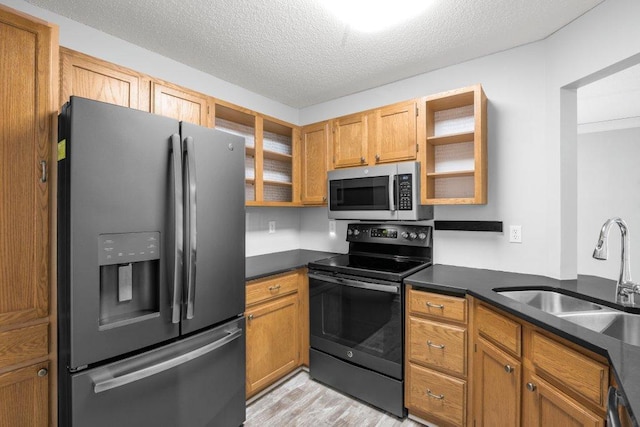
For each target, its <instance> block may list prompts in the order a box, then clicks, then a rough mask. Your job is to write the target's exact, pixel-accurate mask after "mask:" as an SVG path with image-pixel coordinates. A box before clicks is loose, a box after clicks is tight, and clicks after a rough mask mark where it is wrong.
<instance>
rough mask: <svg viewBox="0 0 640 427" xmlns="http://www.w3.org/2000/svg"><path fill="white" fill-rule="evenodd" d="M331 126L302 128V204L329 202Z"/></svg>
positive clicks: (326, 124)
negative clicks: (328, 174) (328, 153)
mask: <svg viewBox="0 0 640 427" xmlns="http://www.w3.org/2000/svg"><path fill="white" fill-rule="evenodd" d="M328 147H329V124H328V122H325V123H318V124H316V125H311V126H306V127H304V128H302V194H301V198H302V203H304V204H307V205H318V204H324V203H326V202H327V149H328Z"/></svg>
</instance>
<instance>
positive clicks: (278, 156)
mask: <svg viewBox="0 0 640 427" xmlns="http://www.w3.org/2000/svg"><path fill="white" fill-rule="evenodd" d="M254 152H255V151H254ZM262 155H263V156H264V158H265V159H271V160H279V161H281V162H292V161H293V156H292V155H291V154H283V153H278V152H276V151H269V150H263V151H262Z"/></svg>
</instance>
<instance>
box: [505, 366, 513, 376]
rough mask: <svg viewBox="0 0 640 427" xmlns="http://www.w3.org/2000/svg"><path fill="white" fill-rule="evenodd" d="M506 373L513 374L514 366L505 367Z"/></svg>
mask: <svg viewBox="0 0 640 427" xmlns="http://www.w3.org/2000/svg"><path fill="white" fill-rule="evenodd" d="M504 371H505V372H506V373H507V374H510V373H512V372H513V366H511V365H504Z"/></svg>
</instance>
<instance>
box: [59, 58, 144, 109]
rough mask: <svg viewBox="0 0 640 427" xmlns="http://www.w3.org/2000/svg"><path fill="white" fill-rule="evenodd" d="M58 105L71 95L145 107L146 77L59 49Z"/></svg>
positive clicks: (139, 107) (133, 106)
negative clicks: (59, 82) (59, 84)
mask: <svg viewBox="0 0 640 427" xmlns="http://www.w3.org/2000/svg"><path fill="white" fill-rule="evenodd" d="M60 71H61V76H60V77H61V78H60V81H61V86H60V88H61V90H60V105H63V104H64V103H65V102H67V101H69V97H70V96H72V95H75V96H81V97H83V98H89V99H94V100H96V101H102V102H108V103H109V104H116V105H120V106H123V107H130V108H136V109H139V110H143V111H149V88H150V79H149V78H148V77H146V76H144V75H142V74H140V73H137V72H135V71H132V70H129V69H127V68H124V67H120V66H118V65H115V64H112V63H109V62H106V61H103V60H100V59H97V58H94V57H92V56H89V55H84V54H82V53H79V52H76V51H73V50H71V49H66V48H61V49H60Z"/></svg>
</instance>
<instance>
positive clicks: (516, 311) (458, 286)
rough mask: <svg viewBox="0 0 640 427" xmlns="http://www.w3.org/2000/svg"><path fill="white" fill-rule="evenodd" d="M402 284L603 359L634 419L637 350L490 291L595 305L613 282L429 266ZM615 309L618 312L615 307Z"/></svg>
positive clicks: (611, 296) (609, 297)
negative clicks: (460, 300) (469, 303)
mask: <svg viewBox="0 0 640 427" xmlns="http://www.w3.org/2000/svg"><path fill="white" fill-rule="evenodd" d="M405 283H407V284H410V285H412V286H414V287H416V288H424V289H428V290H433V291H435V292H441V293H446V294H450V295H458V296H464V295H466V294H469V295H471V296H474V297H476V298H478V299H481V300H483V301H486V302H489V303H491V304H492V305H494V306H496V307H497V308H500V309H502V310H504V311H506V312H509V313H511V314H513V315H515V316H518V317H519V318H521V319H523V320H526V321H528V322H529V323H532V324H534V325H536V326H539V327H541V328H544V329H546V330H548V331H550V332H553V333H555V334H556V335H559V336H561V337H563V338H565V339H567V340H569V341H572V342H574V343H576V344H579V345H581V346H583V347H585V348H587V349H589V350H591V351H593V352H595V353H598V354H601V355H603V356H605V357H606V358H607V359H609V362H610V364H611V367H612V370H613V373H614V375H615V377H616V381H617V382H618V384H619V389H620V391H621V392H622V393H623V394H624V396H625V398H626V400H627V408H628V410H629V414H630V415H631V418H632V420H633V422H634V424H635V425H638V419H639V418H638V416H640V347H636V346H633V345H630V344H625V343H623V342H622V341H619V340H617V339H615V338H612V337H609V336H607V335H604V334H600V333H597V332H594V331H591V330H589V329H586V328H583V327H581V326H578V325H576V324H573V323H571V322H569V321H567V320H564V319H561V318H559V317H556V316H554V315H552V314H548V313H545V312H543V311H541V310H538V309H536V308H533V307H531V306H528V305H526V304H522V303H519V302H517V301H515V300H513V299H510V298H507V297H505V296H502V295H500V294H498V293H496V292H494V289H500V288H502V289H505V288H520V289H527V288H529V289H536V288H537V289H539V288H549V289H558V290H561V291H562V292H563V293H567V294H572V293H573V294H580V295H582V296H584V297H586V299H589V300H591V301H594V302H599V303H605V304H606V303H607V302H608V303H610V304H611V303H612V302H614V301H615V281H613V280H607V279H602V278H599V277H594V276H579V277H578V279H575V280H556V279H551V278H548V277H544V276H536V275H530V274H518V273H507V272H501V271H493V270H482V269H475V268H465V267H454V266H449V265H434V266H431V267H429V268H427V269H425V270H422V271H419V272H418V273H415V274H413V275H411V276H409V277H408V278H407V279H405ZM617 308H619V307H617Z"/></svg>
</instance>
